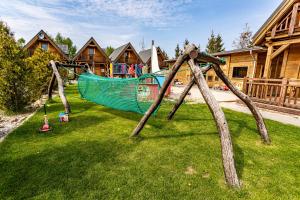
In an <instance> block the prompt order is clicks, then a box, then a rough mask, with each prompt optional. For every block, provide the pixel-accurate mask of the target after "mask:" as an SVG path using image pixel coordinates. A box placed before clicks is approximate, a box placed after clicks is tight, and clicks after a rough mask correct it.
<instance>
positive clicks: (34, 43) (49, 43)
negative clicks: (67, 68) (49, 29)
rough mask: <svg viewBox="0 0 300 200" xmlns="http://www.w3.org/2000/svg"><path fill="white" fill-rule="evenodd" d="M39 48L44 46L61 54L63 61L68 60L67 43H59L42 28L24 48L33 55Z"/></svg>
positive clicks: (47, 49) (46, 49) (54, 52)
mask: <svg viewBox="0 0 300 200" xmlns="http://www.w3.org/2000/svg"><path fill="white" fill-rule="evenodd" d="M37 48H42V49H44V50H45V51H49V52H51V53H53V54H56V55H58V56H59V58H60V59H61V61H68V60H69V57H68V55H67V54H68V47H67V46H65V45H61V46H59V45H57V44H56V43H55V42H54V41H53V40H52V39H51V38H50V37H49V36H48V35H47V33H46V32H45V31H43V30H41V31H40V32H38V34H36V35H35V36H34V37H33V38H32V39H31V40H30V41H29V42H28V43H27V44H26V45H25V46H24V49H25V50H27V51H28V53H29V55H30V56H31V55H33V54H34V51H35V50H36V49H37Z"/></svg>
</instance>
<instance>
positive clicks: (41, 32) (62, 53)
mask: <svg viewBox="0 0 300 200" xmlns="http://www.w3.org/2000/svg"><path fill="white" fill-rule="evenodd" d="M41 34H43V35H44V37H45V38H46V39H47V40H48V41H49V42H50V44H52V46H53V47H54V48H55V49H56V50H57V51H58V52H59V53H60V54H61V55H62V56H63V57H64V58H65V59H67V60H68V59H69V58H68V56H67V55H66V54H65V53H64V52H63V50H62V49H61V48H59V46H58V45H57V44H56V43H55V42H54V41H53V40H52V39H51V38H50V37H49V36H48V35H47V33H46V32H45V31H43V30H40V31H39V32H38V33H37V34H36V35H35V36H34V37H33V38H32V39H31V40H30V41H29V42H28V43H27V44H26V45H25V46H24V47H23V49H25V50H26V49H28V48H29V47H30V46H31V45H32V44H34V43H35V42H36V41H37V40H38V39H39V35H41Z"/></svg>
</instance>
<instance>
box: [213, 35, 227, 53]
mask: <svg viewBox="0 0 300 200" xmlns="http://www.w3.org/2000/svg"><path fill="white" fill-rule="evenodd" d="M215 45H216V47H215V50H216V52H221V51H225V48H224V43H223V38H222V36H221V35H220V34H218V35H217V38H216V44H215Z"/></svg>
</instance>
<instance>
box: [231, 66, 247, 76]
mask: <svg viewBox="0 0 300 200" xmlns="http://www.w3.org/2000/svg"><path fill="white" fill-rule="evenodd" d="M238 69H240V70H241V69H242V70H245V69H246V74H245V75H244V76H243V75H238V74H242V73H243V72H239V71H235V70H238ZM248 69H249V66H235V67H233V68H232V74H231V77H232V78H238V79H243V78H245V77H247V75H248Z"/></svg>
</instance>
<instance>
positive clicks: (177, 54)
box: [175, 44, 180, 58]
mask: <svg viewBox="0 0 300 200" xmlns="http://www.w3.org/2000/svg"><path fill="white" fill-rule="evenodd" d="M179 55H180V48H179V44H177V46H176V48H175V58H178V57H179Z"/></svg>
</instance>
